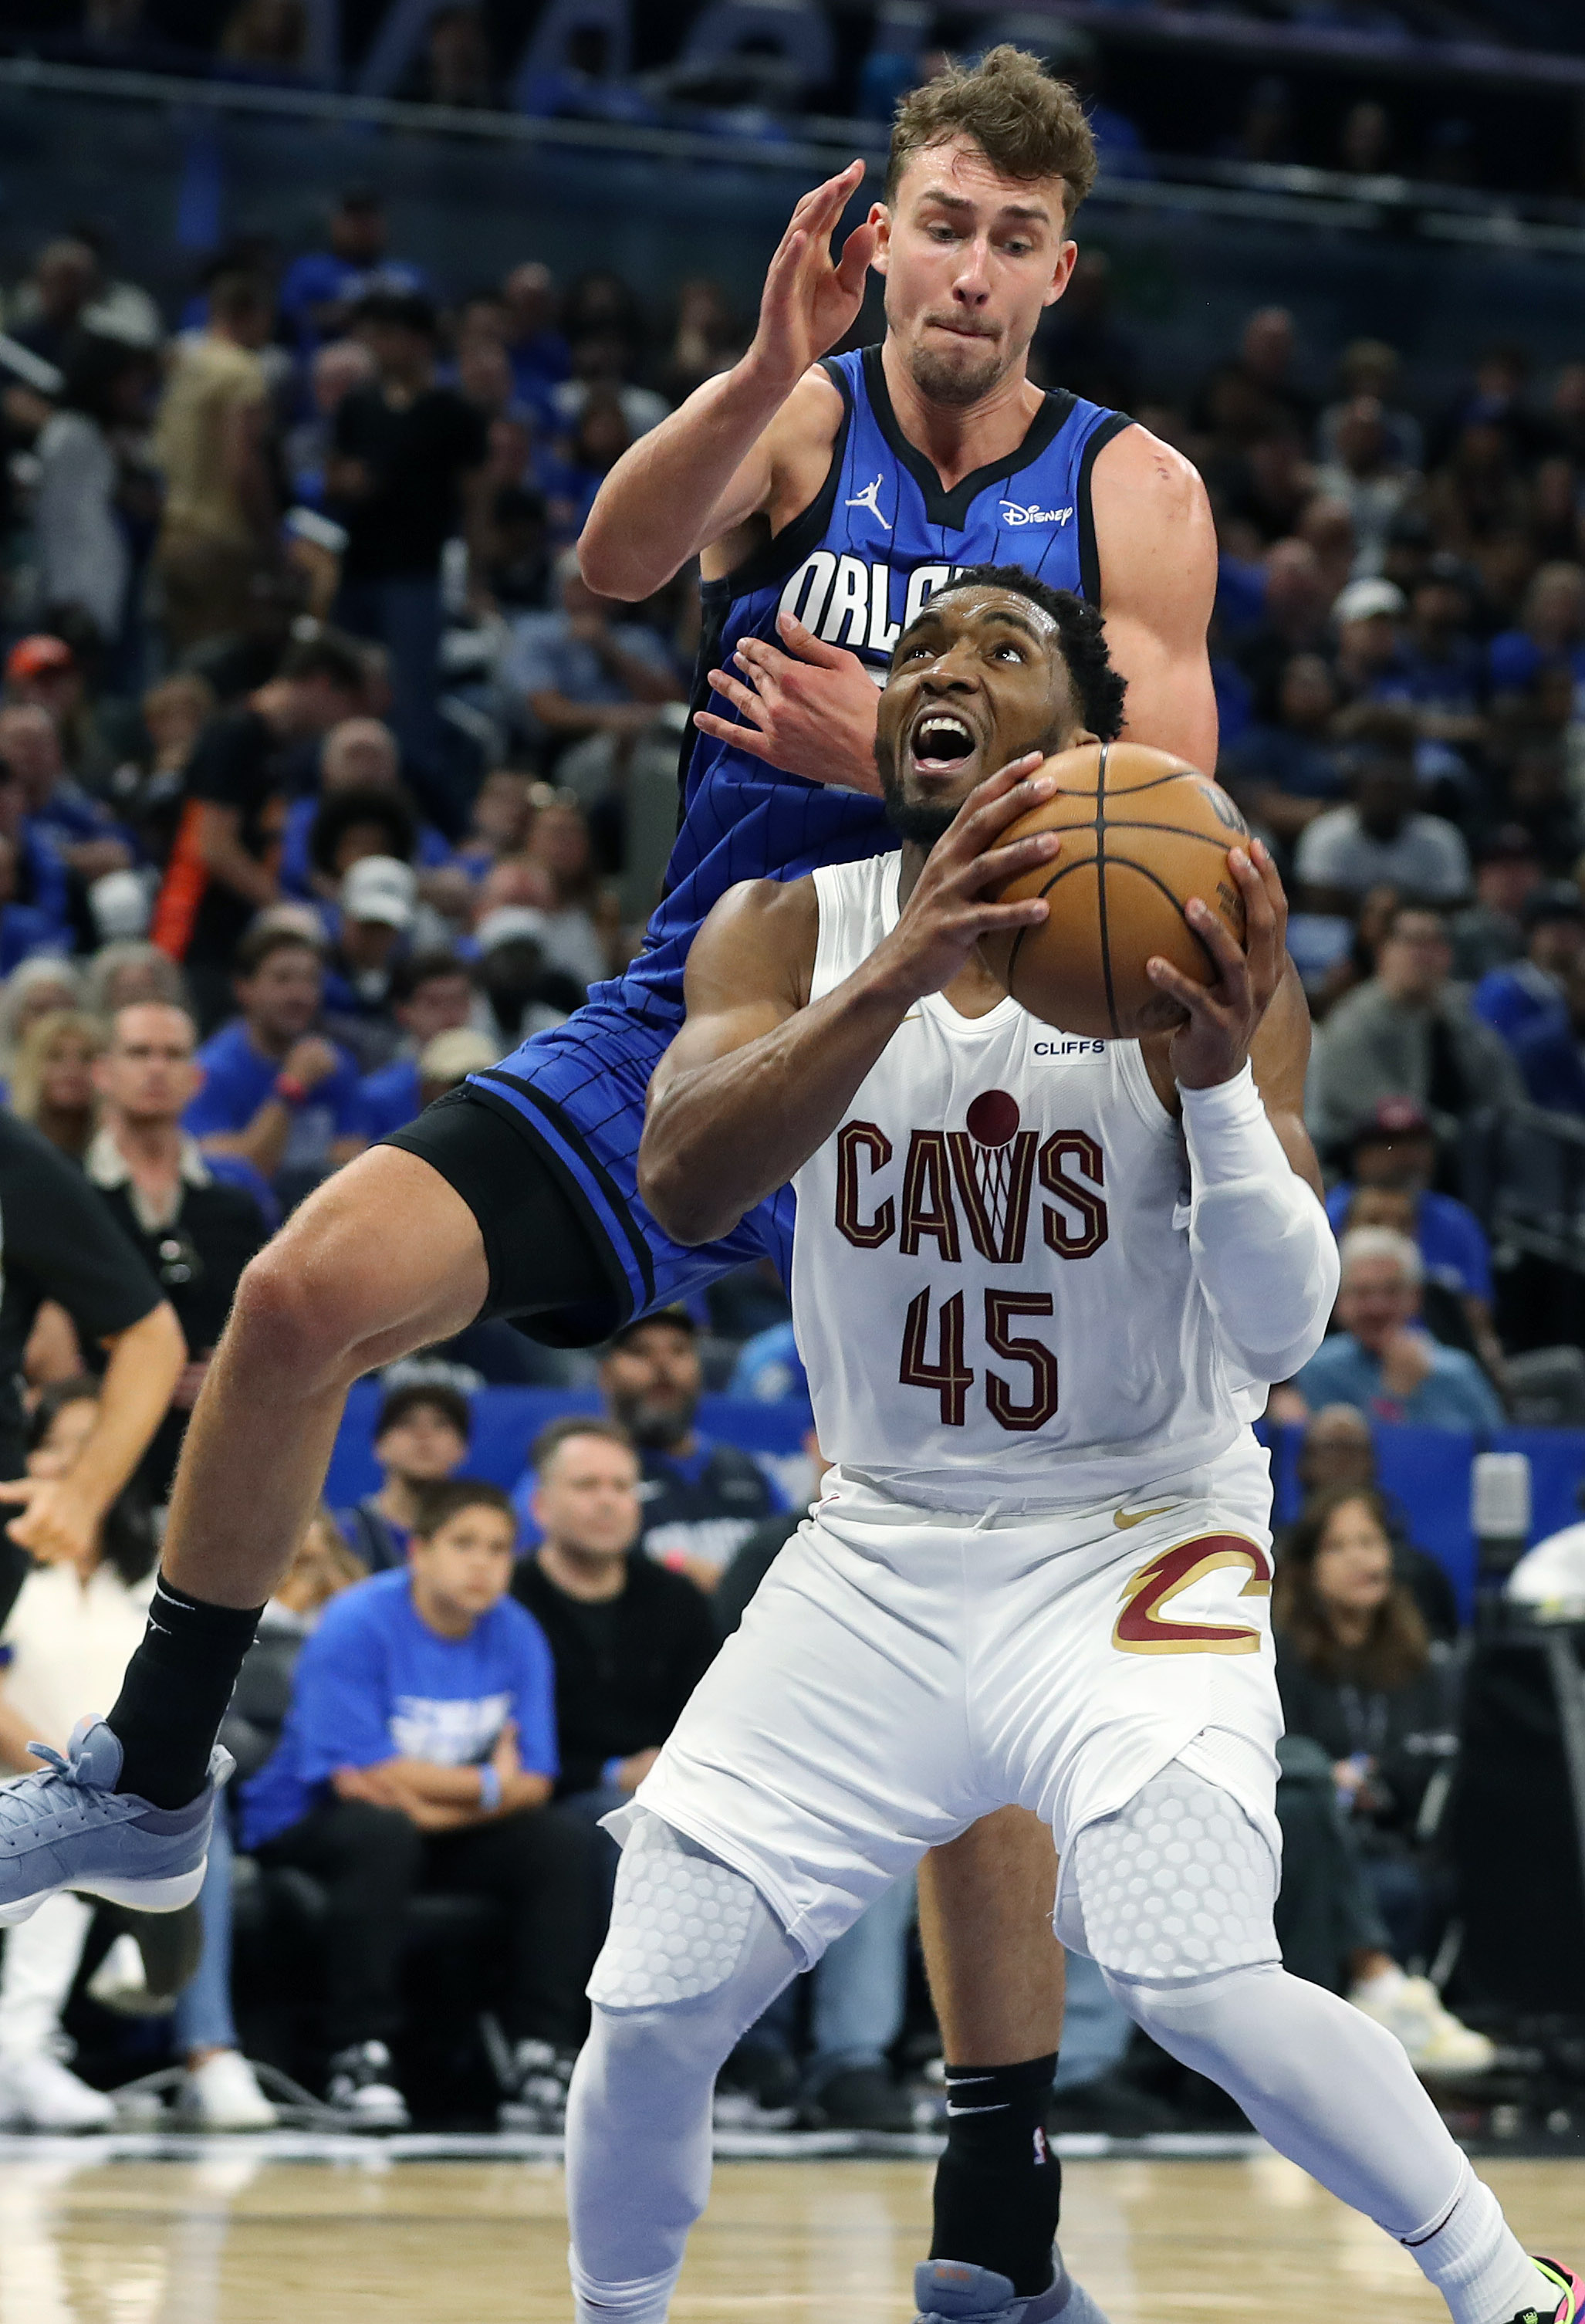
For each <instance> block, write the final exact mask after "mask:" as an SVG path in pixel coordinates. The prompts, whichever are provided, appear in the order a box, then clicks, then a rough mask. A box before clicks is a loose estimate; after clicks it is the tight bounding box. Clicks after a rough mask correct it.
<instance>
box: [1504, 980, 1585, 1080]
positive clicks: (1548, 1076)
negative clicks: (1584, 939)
mask: <svg viewBox="0 0 1585 2324" xmlns="http://www.w3.org/2000/svg"><path fill="white" fill-rule="evenodd" d="M1514 1056H1515V1058H1516V1061H1517V1063H1518V1067H1519V1071H1520V1073H1521V1074H1523V1075H1524V1077H1525V1091H1526V1093H1527V1094H1528V1096H1529V1098H1530V1102H1531V1103H1532V1104H1533V1105H1544V1106H1545V1107H1546V1108H1547V1110H1548V1111H1549V1112H1552V1113H1572V1114H1577V1115H1579V1116H1580V1118H1581V1119H1582V1120H1585V953H1582V954H1580V957H1579V958H1578V959H1577V960H1576V961H1575V963H1574V965H1573V967H1572V968H1571V970H1570V972H1569V981H1568V983H1567V985H1566V986H1565V988H1564V991H1563V1013H1562V1017H1561V1019H1548V1020H1547V1021H1545V1022H1544V1023H1542V1024H1538V1025H1532V1026H1530V1027H1529V1028H1528V1029H1527V1030H1526V1031H1525V1032H1523V1033H1520V1034H1518V1035H1517V1036H1516V1038H1515V1041H1514Z"/></svg>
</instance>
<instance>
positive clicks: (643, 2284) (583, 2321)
mask: <svg viewBox="0 0 1585 2324" xmlns="http://www.w3.org/2000/svg"><path fill="white" fill-rule="evenodd" d="M567 2265H568V2267H569V2269H570V2270H571V2273H572V2293H573V2314H574V2316H575V2318H576V2324H666V2311H667V2309H668V2307H669V2306H670V2304H671V2295H672V2293H673V2292H674V2291H675V2290H676V2288H677V2277H678V2276H679V2275H680V2274H681V2273H682V2262H681V2260H678V2262H677V2265H676V2266H675V2267H668V2268H665V2269H663V2270H662V2271H661V2273H659V2275H650V2276H645V2277H643V2278H641V2279H640V2282H637V2283H596V2282H594V2279H593V2278H592V2277H590V2276H588V2275H586V2274H585V2273H584V2270H583V2269H582V2268H581V2267H580V2266H579V2265H578V2263H577V2260H576V2256H575V2255H574V2254H573V2253H572V2252H571V2251H569V2252H568V2253H567Z"/></svg>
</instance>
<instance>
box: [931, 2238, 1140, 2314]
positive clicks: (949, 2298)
mask: <svg viewBox="0 0 1585 2324" xmlns="http://www.w3.org/2000/svg"><path fill="white" fill-rule="evenodd" d="M1051 2257H1052V2262H1053V2264H1054V2268H1055V2273H1054V2276H1053V2279H1052V2282H1051V2285H1050V2288H1049V2290H1047V2291H1046V2292H1033V2293H1031V2294H1029V2295H1028V2296H1027V2297H1025V2296H1024V2295H1023V2294H1021V2293H1019V2292H1015V2291H1014V2290H1013V2285H1012V2278H1011V2276H1009V2275H999V2274H998V2273H997V2272H996V2270H995V2269H994V2268H990V2267H970V2266H967V2265H965V2264H963V2263H962V2262H961V2261H958V2260H954V2259H922V2260H921V2261H920V2262H919V2264H918V2266H917V2268H916V2269H915V2270H914V2298H915V2299H916V2301H917V2302H918V2306H919V2313H918V2315H917V2317H916V2318H915V2319H914V2324H1106V2318H1105V2315H1104V2314H1103V2313H1102V2311H1101V2309H1100V2308H1098V2307H1097V2306H1096V2304H1095V2302H1094V2301H1093V2300H1092V2299H1091V2297H1090V2295H1089V2293H1088V2292H1086V2291H1085V2289H1084V2287H1083V2284H1082V2283H1075V2282H1074V2279H1073V2277H1072V2276H1071V2275H1070V2274H1069V2273H1068V2272H1067V2269H1066V2268H1065V2267H1064V2265H1063V2258H1062V2254H1061V2252H1060V2251H1058V2250H1056V2249H1055V2247H1054V2248H1053V2251H1052V2255H1051Z"/></svg>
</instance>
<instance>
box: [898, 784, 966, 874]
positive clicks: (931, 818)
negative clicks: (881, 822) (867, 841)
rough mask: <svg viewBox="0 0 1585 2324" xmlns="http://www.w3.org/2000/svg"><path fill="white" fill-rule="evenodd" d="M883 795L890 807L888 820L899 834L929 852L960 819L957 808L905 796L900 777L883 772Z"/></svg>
mask: <svg viewBox="0 0 1585 2324" xmlns="http://www.w3.org/2000/svg"><path fill="white" fill-rule="evenodd" d="M880 784H881V791H880V796H881V799H882V802H883V804H884V806H885V808H886V820H887V822H888V823H889V824H890V825H891V827H892V829H893V831H895V832H896V834H897V835H898V838H899V839H901V840H904V841H906V842H907V843H908V844H909V845H910V846H914V847H922V848H923V849H924V851H925V853H926V855H928V854H929V853H930V851H931V849H932V848H933V847H934V846H935V843H936V841H937V840H938V839H945V837H946V835H947V833H948V832H949V831H950V830H951V829H952V827H953V825H954V823H955V822H956V821H957V819H958V811H957V809H956V807H931V806H929V805H927V804H926V801H925V800H923V799H909V798H904V797H903V787H902V785H901V784H900V783H899V782H898V780H897V779H896V777H895V776H893V775H890V774H883V775H882V776H881V778H880Z"/></svg>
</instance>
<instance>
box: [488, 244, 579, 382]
mask: <svg viewBox="0 0 1585 2324" xmlns="http://www.w3.org/2000/svg"><path fill="white" fill-rule="evenodd" d="M501 303H502V307H503V308H504V309H505V310H506V329H507V337H506V359H507V361H508V362H509V363H510V364H511V376H512V383H513V385H514V386H515V388H516V390H517V392H518V396H519V398H520V400H521V401H522V402H524V403H527V404H530V405H531V406H532V407H533V408H534V409H535V410H538V411H540V412H543V413H544V414H545V415H546V417H547V418H548V417H549V415H550V414H551V412H552V411H553V410H554V406H553V404H552V402H551V400H550V399H551V392H552V390H553V389H555V388H558V387H559V386H560V384H561V383H562V381H563V380H564V379H567V377H569V376H570V374H571V372H572V357H571V356H570V355H569V354H568V352H567V341H566V340H565V339H564V338H563V337H562V336H561V333H560V332H559V331H558V329H557V327H556V283H555V281H554V279H553V277H552V275H551V272H550V269H549V268H548V266H547V265H545V264H544V263H543V262H542V261H541V260H539V259H533V258H530V259H525V260H524V262H523V263H522V264H521V266H514V267H513V268H512V270H511V272H510V274H508V275H507V277H506V279H505V281H503V282H502V285H501Z"/></svg>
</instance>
